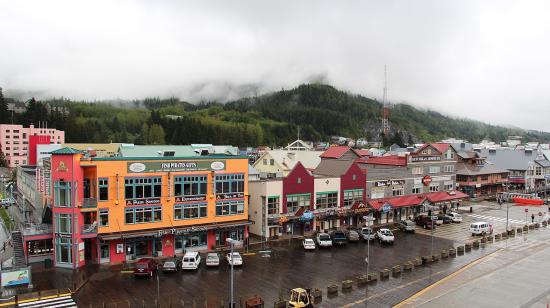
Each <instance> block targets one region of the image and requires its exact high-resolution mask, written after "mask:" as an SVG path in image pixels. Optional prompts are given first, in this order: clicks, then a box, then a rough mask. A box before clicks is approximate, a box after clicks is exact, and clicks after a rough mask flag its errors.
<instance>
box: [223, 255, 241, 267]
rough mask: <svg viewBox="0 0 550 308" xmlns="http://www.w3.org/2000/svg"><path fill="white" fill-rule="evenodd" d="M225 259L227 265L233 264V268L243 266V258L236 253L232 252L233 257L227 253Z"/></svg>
mask: <svg viewBox="0 0 550 308" xmlns="http://www.w3.org/2000/svg"><path fill="white" fill-rule="evenodd" d="M225 259H226V260H227V263H229V265H231V263H233V266H240V265H243V258H242V257H241V254H240V253H238V252H233V255H231V253H228V254H227V255H226V256H225Z"/></svg>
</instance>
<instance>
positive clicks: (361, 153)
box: [355, 149, 372, 157]
mask: <svg viewBox="0 0 550 308" xmlns="http://www.w3.org/2000/svg"><path fill="white" fill-rule="evenodd" d="M355 152H356V153H357V154H359V155H361V157H365V156H371V155H372V153H371V152H370V151H369V150H364V149H357V150H355Z"/></svg>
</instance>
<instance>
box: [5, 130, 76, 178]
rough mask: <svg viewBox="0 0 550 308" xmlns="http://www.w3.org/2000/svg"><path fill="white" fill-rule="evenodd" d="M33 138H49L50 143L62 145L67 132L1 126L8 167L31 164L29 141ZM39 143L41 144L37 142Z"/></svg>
mask: <svg viewBox="0 0 550 308" xmlns="http://www.w3.org/2000/svg"><path fill="white" fill-rule="evenodd" d="M31 136H47V137H49V140H48V143H55V144H62V143H64V142H65V132H64V131H60V130H57V129H54V128H35V127H34V125H30V127H23V126H22V125H14V124H0V150H1V151H2V152H3V153H4V155H5V157H6V162H7V163H8V167H10V168H14V167H16V166H18V165H27V164H29V157H28V152H29V141H30V139H31V138H30V137H31ZM37 142H40V141H39V140H37Z"/></svg>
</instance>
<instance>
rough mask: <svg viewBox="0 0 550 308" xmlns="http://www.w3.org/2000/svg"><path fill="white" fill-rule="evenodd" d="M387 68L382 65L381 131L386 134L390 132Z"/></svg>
mask: <svg viewBox="0 0 550 308" xmlns="http://www.w3.org/2000/svg"><path fill="white" fill-rule="evenodd" d="M387 83H388V80H387V69H386V65H384V94H383V96H382V133H383V134H384V136H386V137H387V136H388V134H389V132H390V122H389V117H390V103H389V102H388V86H387Z"/></svg>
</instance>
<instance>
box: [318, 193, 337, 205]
mask: <svg viewBox="0 0 550 308" xmlns="http://www.w3.org/2000/svg"><path fill="white" fill-rule="evenodd" d="M315 203H316V208H318V209H326V208H329V207H337V206H338V193H337V192H322V193H317V198H316V200H315Z"/></svg>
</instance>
